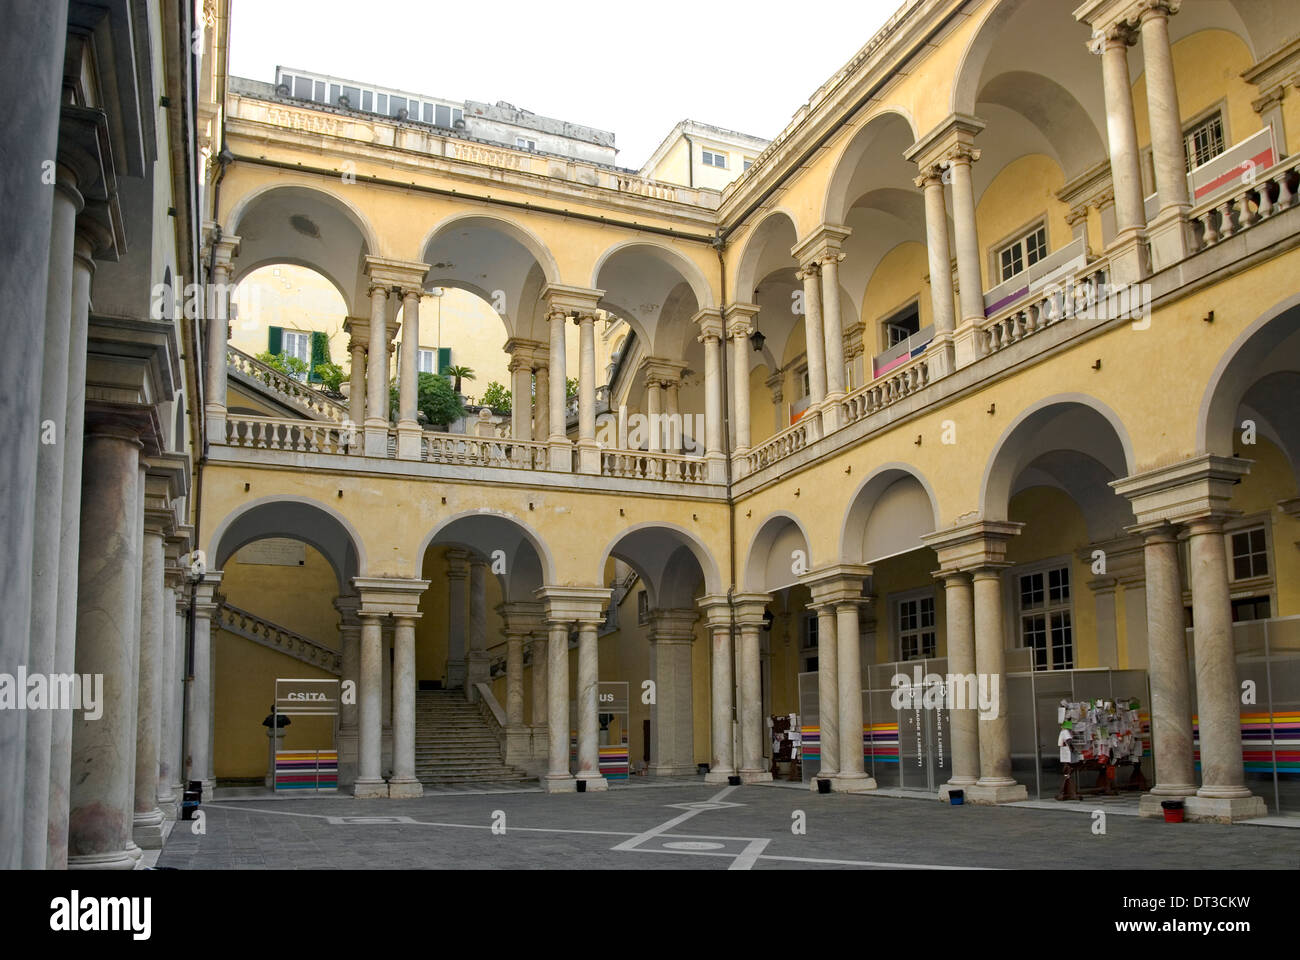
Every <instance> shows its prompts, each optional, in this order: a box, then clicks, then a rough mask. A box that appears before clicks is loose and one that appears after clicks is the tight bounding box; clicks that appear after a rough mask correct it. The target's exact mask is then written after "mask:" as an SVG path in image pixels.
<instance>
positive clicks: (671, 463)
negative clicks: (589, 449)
mask: <svg viewBox="0 0 1300 960" xmlns="http://www.w3.org/2000/svg"><path fill="white" fill-rule="evenodd" d="M600 475H601V476H602V477H631V478H634V479H638V480H676V481H678V482H680V483H704V482H706V480H707V471H706V469H705V462H704V460H703V458H701V457H684V456H680V455H678V454H673V453H651V452H649V451H645V450H602V451H601V452H600Z"/></svg>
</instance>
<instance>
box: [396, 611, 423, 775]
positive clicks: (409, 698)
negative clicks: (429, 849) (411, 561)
mask: <svg viewBox="0 0 1300 960" xmlns="http://www.w3.org/2000/svg"><path fill="white" fill-rule="evenodd" d="M396 619H397V626H396V630H395V632H394V634H393V654H394V656H393V776H392V779H390V780H389V781H388V795H389V796H390V797H397V798H402V797H420V796H423V795H424V787H423V786H422V785H421V783H420V781H419V780H417V779H416V778H415V621H416V620H417V619H419V614H411V613H407V614H398V615H397V618H396Z"/></svg>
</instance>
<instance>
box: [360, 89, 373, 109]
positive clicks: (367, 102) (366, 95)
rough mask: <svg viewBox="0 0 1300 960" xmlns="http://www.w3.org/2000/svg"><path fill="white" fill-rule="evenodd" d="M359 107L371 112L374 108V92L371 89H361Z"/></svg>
mask: <svg viewBox="0 0 1300 960" xmlns="http://www.w3.org/2000/svg"><path fill="white" fill-rule="evenodd" d="M361 109H362V110H364V111H366V113H373V112H374V109H375V94H374V92H373V91H371V90H362V91H361Z"/></svg>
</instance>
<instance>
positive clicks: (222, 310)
mask: <svg viewBox="0 0 1300 960" xmlns="http://www.w3.org/2000/svg"><path fill="white" fill-rule="evenodd" d="M217 229H218V230H219V229H220V228H219V227H218V228H217ZM211 244H212V247H213V248H214V250H213V256H212V274H211V275H210V276H209V277H208V291H207V298H206V301H207V309H208V328H207V345H206V346H207V353H206V360H207V370H206V371H205V380H204V387H205V391H204V401H203V402H204V414H205V417H206V419H207V422H208V439H209V442H212V443H225V442H226V363H227V360H226V352H227V351H226V347H227V341H228V340H229V339H230V272H231V263H230V260H231V257H233V256H234V255H235V253H236V252H237V251H238V250H239V238H238V237H221V238H219V239H214V240H212V241H211Z"/></svg>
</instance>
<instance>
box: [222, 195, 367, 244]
mask: <svg viewBox="0 0 1300 960" xmlns="http://www.w3.org/2000/svg"><path fill="white" fill-rule="evenodd" d="M281 190H295V191H299V192H302V193H310V194H314V195H316V196H318V197H320V198H321V199H323V200H324V201H326V202H327V203H329V204H330V205H332V206H335V207H337V208H338V209H339V211H340V212H342V213H343V214H344V215H345V216H347V218H348V219H349V220H351V221H352V225H353V226H355V227H356V228H357V230H358V231H359V232H360V234H361V237H362V239H363V240H364V241H365V244H366V249H367V250H368V251H369V252H370V253H371V254H373V255H375V256H383V255H384V250H385V248H384V247H383V246H382V245H381V244H380V242H379V235H378V234H377V233H376V232H375V229H374V227H373V226H372V225H371V223H370V220H369V218H368V217H367V216H366V215H365V214H363V213H362V212H361V210H360V209H359V208H358V207H357V205H356V204H354V203H352V202H351V201H350V200H346V199H344V198H343V197H342V196H340V195H339V194H337V193H335V192H334V191H333V190H326V189H325V188H324V187H322V186H320V185H319V184H318V183H316V182H311V183H285V182H276V183H268V184H265V185H264V186H261V187H258V188H256V189H255V190H250V191H249V192H248V193H246V194H245V195H244V196H242V197H240V198H239V200H238V201H236V203H235V205H234V206H233V207H231V208H230V212H229V213H228V214H227V215H226V222H227V223H229V224H230V229H229V231H228V232H229V233H231V234H232V235H234V236H237V237H238V236H242V235H241V234H240V232H239V226H240V224H241V223H242V222H243V220H244V218H245V217H246V216H247V215H248V213H249V211H250V210H251V208H252V207H253V206H255V205H256V204H257V203H258V202H259V201H261V200H262V198H264V197H265V196H266V195H267V194H270V193H275V192H277V191H281Z"/></svg>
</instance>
